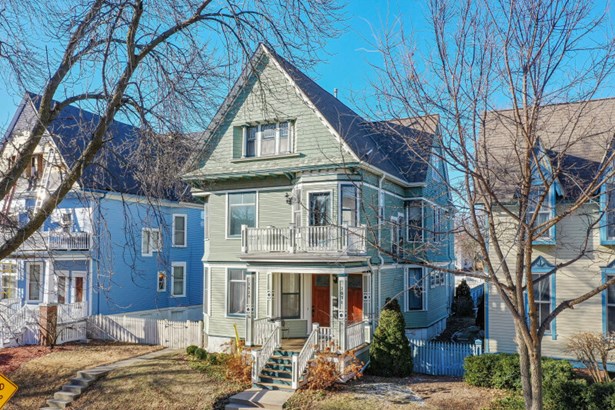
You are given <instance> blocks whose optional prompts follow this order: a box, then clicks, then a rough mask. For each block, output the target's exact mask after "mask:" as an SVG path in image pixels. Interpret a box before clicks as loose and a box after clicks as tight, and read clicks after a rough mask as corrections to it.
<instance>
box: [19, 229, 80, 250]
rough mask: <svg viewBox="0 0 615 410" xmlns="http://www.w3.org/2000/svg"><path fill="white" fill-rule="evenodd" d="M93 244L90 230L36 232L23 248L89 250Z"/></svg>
mask: <svg viewBox="0 0 615 410" xmlns="http://www.w3.org/2000/svg"><path fill="white" fill-rule="evenodd" d="M90 245H91V235H90V233H89V232H49V231H45V232H35V233H34V234H33V235H32V236H31V237H29V238H28V239H27V240H26V241H25V242H24V244H23V245H22V247H21V248H20V249H21V250H59V251H73V250H88V249H90Z"/></svg>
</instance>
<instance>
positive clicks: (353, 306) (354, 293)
mask: <svg viewBox="0 0 615 410" xmlns="http://www.w3.org/2000/svg"><path fill="white" fill-rule="evenodd" d="M362 320H363V275H361V274H358V275H348V322H349V323H353V322H360V321H362Z"/></svg>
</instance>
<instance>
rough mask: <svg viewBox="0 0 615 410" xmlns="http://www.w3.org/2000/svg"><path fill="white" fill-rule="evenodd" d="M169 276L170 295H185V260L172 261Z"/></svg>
mask: <svg viewBox="0 0 615 410" xmlns="http://www.w3.org/2000/svg"><path fill="white" fill-rule="evenodd" d="M171 276H172V278H171V295H172V296H176V297H179V296H186V262H173V263H172V264H171Z"/></svg>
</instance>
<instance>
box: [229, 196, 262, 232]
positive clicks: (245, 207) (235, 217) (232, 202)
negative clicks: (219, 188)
mask: <svg viewBox="0 0 615 410" xmlns="http://www.w3.org/2000/svg"><path fill="white" fill-rule="evenodd" d="M241 225H247V226H248V227H250V228H254V227H256V193H255V192H240V193H234V194H228V235H229V236H240V235H241Z"/></svg>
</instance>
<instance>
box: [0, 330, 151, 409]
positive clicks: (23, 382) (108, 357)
mask: <svg viewBox="0 0 615 410" xmlns="http://www.w3.org/2000/svg"><path fill="white" fill-rule="evenodd" d="M159 349H161V347H160V346H144V345H133V344H125V343H100V342H99V343H90V344H84V345H72V346H58V347H56V348H54V349H53V351H52V352H51V353H49V354H47V355H46V356H43V357H39V358H37V359H33V360H30V361H29V362H26V363H24V364H23V365H22V366H21V367H19V368H18V369H17V370H15V371H13V372H11V373H8V374H7V376H8V377H9V378H10V379H11V380H12V381H13V382H14V383H16V384H17V386H19V390H18V391H17V393H16V394H15V396H14V397H13V398H12V399H11V400H10V402H9V403H8V404H7V406H6V407H4V409H7V410H14V409H37V408H40V407H42V406H43V405H45V404H46V403H45V401H46V400H47V399H50V398H51V397H52V396H53V394H54V393H55V392H56V391H58V389H59V388H60V387H62V385H63V384H65V383H67V382H68V381H69V380H70V379H71V378H73V377H75V373H76V372H77V371H78V370H83V369H87V368H91V367H96V366H100V365H103V364H109V363H113V362H116V361H118V360H122V359H126V358H129V357H133V356H139V355H142V354H145V353H149V352H152V351H155V350H159Z"/></svg>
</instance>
